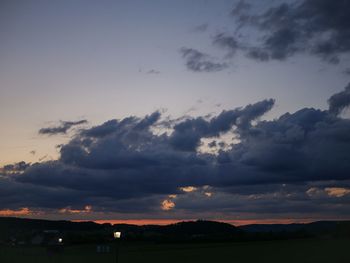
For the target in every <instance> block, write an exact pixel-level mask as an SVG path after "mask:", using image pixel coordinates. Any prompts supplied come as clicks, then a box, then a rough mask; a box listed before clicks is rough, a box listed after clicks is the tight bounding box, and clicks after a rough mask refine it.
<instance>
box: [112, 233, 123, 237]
mask: <svg viewBox="0 0 350 263" xmlns="http://www.w3.org/2000/svg"><path fill="white" fill-rule="evenodd" d="M121 235H122V232H118V231H117V232H114V233H113V236H114V238H120V236H121Z"/></svg>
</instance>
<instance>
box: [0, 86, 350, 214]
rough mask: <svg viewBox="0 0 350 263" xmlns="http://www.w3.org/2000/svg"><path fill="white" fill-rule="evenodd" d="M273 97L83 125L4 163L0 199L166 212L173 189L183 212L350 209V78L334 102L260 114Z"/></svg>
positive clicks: (5, 203)
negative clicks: (48, 150)
mask: <svg viewBox="0 0 350 263" xmlns="http://www.w3.org/2000/svg"><path fill="white" fill-rule="evenodd" d="M273 105H274V100H272V99H268V100H263V101H260V102H257V103H254V104H250V105H247V106H245V107H241V108H236V109H232V110H226V111H222V112H221V113H220V114H218V115H217V116H211V117H203V116H200V117H196V118H191V117H186V118H179V119H178V120H177V121H174V120H171V119H163V118H162V115H161V113H160V112H158V111H156V112H154V113H152V114H150V115H148V116H145V117H143V118H138V117H134V116H131V117H126V118H124V119H121V120H109V121H107V122H105V123H103V124H101V125H98V126H95V127H92V128H87V129H83V130H79V131H77V133H76V135H75V137H74V138H73V139H71V140H70V141H69V142H68V143H66V144H63V145H62V146H61V148H60V157H59V159H58V160H55V161H46V162H42V163H35V164H31V165H27V164H23V165H22V164H17V165H13V166H11V167H10V166H5V167H3V169H2V170H1V173H2V175H0V190H1V189H2V190H1V191H0V193H1V194H0V196H1V200H2V202H1V207H0V209H1V208H2V209H6V208H8V209H10V208H14V207H20V206H23V207H32V208H43V209H59V208H63V207H77V208H81V207H84V206H85V205H93V206H96V207H97V209H99V210H101V211H117V212H124V213H131V212H132V211H134V212H140V211H151V213H161V207H160V204H161V201H163V200H165V199H169V198H171V201H172V202H174V203H175V204H176V205H175V208H174V209H177V208H178V209H180V210H181V209H182V210H181V211H182V212H183V213H185V212H184V211H185V210H186V209H188V210H191V211H196V212H203V213H204V212H205V211H207V210H208V209H209V208H210V209H211V208H212V209H216V210H215V211H218V212H224V211H226V212H232V213H234V212H242V213H245V212H247V213H248V212H256V213H271V214H272V213H275V214H276V213H287V212H288V211H290V210H291V209H292V210H293V211H295V212H296V213H297V212H298V213H303V212H305V211H308V210H309V211H314V212H315V213H316V212H317V213H318V212H322V211H324V212H325V213H334V211H335V208H336V207H337V205H339V204H342V205H343V208H342V209H343V210H342V211H343V212H344V213H345V214H349V211H350V210H349V206H348V205H346V200H348V198H349V194H350V183H349V182H350V177H349V172H348V171H349V170H350V155H349V152H350V120H349V119H345V118H342V117H341V116H340V115H338V113H340V112H341V110H343V109H344V108H345V107H347V106H348V105H349V86H347V87H346V88H345V89H344V91H342V92H339V93H337V94H335V95H333V96H332V97H331V98H330V99H329V105H330V107H329V110H319V109H314V108H304V109H300V110H298V111H297V112H294V113H285V114H283V115H282V116H280V117H279V118H276V119H274V120H269V121H267V120H260V119H259V118H260V117H261V116H263V115H264V114H265V113H266V112H268V111H269V110H270V109H271V108H272V107H273ZM166 123H168V125H166ZM160 124H161V125H160ZM162 127H167V128H169V127H170V128H171V130H172V131H171V132H170V133H167V132H165V130H164V131H163V130H162ZM227 132H232V133H234V134H235V138H237V140H239V141H237V142H235V144H232V145H227V144H228V143H229V142H226V144H225V150H223V149H221V150H219V152H218V153H217V154H212V153H209V152H208V153H205V152H204V153H203V152H200V151H198V147H200V146H202V145H201V144H202V142H201V140H202V139H205V138H207V139H211V141H214V140H216V138H220V136H221V135H223V134H225V133H227ZM232 136H233V135H232ZM205 145H207V143H206V144H205ZM211 146H213V144H211ZM216 146H220V145H219V144H216ZM228 146H231V147H228ZM9 170H11V172H6V171H9ZM185 186H193V187H196V188H195V189H192V190H193V193H192V192H190V193H187V192H184V191H183V190H181V187H185ZM19 193H20V194H19ZM169 195H173V196H172V197H169ZM175 195H176V196H175ZM326 204H327V205H326ZM288 209H289V210H288ZM249 210H250V211H249ZM273 211H275V212H273ZM332 211H333V212H332Z"/></svg>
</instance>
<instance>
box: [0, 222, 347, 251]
mask: <svg viewBox="0 0 350 263" xmlns="http://www.w3.org/2000/svg"><path fill="white" fill-rule="evenodd" d="M116 230H118V231H121V232H122V238H123V240H126V241H133V240H136V241H137V240H139V241H141V240H144V241H155V242H179V241H181V242H183V241H189V242H192V241H249V240H266V239H268V240H271V239H290V238H304V237H324V236H331V237H344V236H347V237H349V236H350V221H320V222H313V223H309V224H285V225H284V224H271V225H266V224H254V225H246V226H240V227H235V226H233V225H230V224H227V223H221V222H215V221H205V220H197V221H187V222H180V223H176V224H170V225H166V226H159V225H144V226H137V225H129V224H116V225H111V224H97V223H94V222H71V221H52V220H38V219H24V218H13V217H0V242H5V243H8V242H9V240H12V241H11V242H13V240H21V242H22V243H23V242H24V243H28V244H30V243H31V242H32V240H33V239H35V238H36V240H38V239H40V238H39V237H40V236H42V235H43V233H47V232H50V231H54V232H55V233H58V234H59V235H60V236H62V237H64V239H65V241H66V243H67V244H68V243H71V244H73V243H88V242H109V241H112V239H113V238H112V234H113V231H116Z"/></svg>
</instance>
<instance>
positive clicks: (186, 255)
mask: <svg viewBox="0 0 350 263" xmlns="http://www.w3.org/2000/svg"><path fill="white" fill-rule="evenodd" d="M349 245H350V239H308V240H307V239H303V240H288V241H259V242H241V243H206V244H123V245H121V246H120V249H119V252H120V253H119V263H123V262H128V263H133V262H142V263H144V262H152V263H157V262H166V263H172V262H201V263H205V262H208V263H209V262H210V263H212V262H215V263H218V262H235V263H241V262H242V263H244V262H254V263H255V262H268V263H274V262H276V263H277V262H279V263H280V262H284V263H288V262H291V263H292V262H293V263H295V262H298V263H303V262H305V263H311V262H315V263H322V262H325V263H330V262H332V263H348V262H350V251H349ZM113 246H114V245H113ZM113 248H114V247H113ZM114 252H115V251H114V250H112V251H111V252H110V253H105V254H98V253H96V246H95V245H84V246H70V247H65V248H64V250H63V251H62V252H56V253H50V254H49V253H47V251H46V249H45V248H40V247H1V250H0V262H1V263H16V262H21V263H22V262H25V263H31V262H33V263H34V262H35V263H41V262H45V263H46V262H50V263H51V262H52V263H55V262H57V263H61V262H62V263H63V262H65V263H66V262H67V263H70V262H72V263H73V262H74V263H79V262H84V263H89V262H98V263H104V262H115V253H114Z"/></svg>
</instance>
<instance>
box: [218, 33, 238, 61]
mask: <svg viewBox="0 0 350 263" xmlns="http://www.w3.org/2000/svg"><path fill="white" fill-rule="evenodd" d="M213 44H214V45H217V46H219V47H221V48H224V49H226V50H227V57H233V55H234V54H235V53H236V51H237V50H238V48H239V46H238V41H237V40H236V39H235V38H234V37H232V36H227V35H225V34H223V33H220V34H217V35H216V36H214V39H213Z"/></svg>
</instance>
